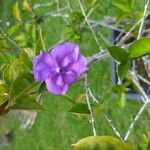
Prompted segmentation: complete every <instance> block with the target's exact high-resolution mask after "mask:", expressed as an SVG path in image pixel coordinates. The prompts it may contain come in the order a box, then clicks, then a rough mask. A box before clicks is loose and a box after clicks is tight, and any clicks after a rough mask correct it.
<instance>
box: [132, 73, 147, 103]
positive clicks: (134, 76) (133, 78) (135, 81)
mask: <svg viewBox="0 0 150 150" xmlns="http://www.w3.org/2000/svg"><path fill="white" fill-rule="evenodd" d="M130 75H131V77H132V80H133V82H134V84H135V85H136V86H137V88H138V89H139V90H140V92H141V94H142V95H143V97H144V101H143V102H144V103H147V102H149V101H150V99H149V97H148V96H147V94H146V93H145V91H144V89H143V88H142V86H141V85H140V83H139V81H138V77H137V76H136V73H135V72H134V71H130Z"/></svg>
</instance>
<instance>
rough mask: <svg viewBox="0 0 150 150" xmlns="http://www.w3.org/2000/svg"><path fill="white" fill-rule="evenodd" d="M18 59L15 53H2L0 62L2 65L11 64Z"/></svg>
mask: <svg viewBox="0 0 150 150" xmlns="http://www.w3.org/2000/svg"><path fill="white" fill-rule="evenodd" d="M15 58H16V56H15V54H14V53H7V52H5V51H4V52H2V51H0V62H2V63H7V64H8V63H11V62H12V61H13V60H14V59H15Z"/></svg>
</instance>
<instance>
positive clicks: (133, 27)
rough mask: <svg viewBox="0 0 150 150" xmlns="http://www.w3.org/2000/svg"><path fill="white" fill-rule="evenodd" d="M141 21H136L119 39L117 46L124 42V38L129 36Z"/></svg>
mask: <svg viewBox="0 0 150 150" xmlns="http://www.w3.org/2000/svg"><path fill="white" fill-rule="evenodd" d="M141 21H142V19H140V20H139V21H137V22H136V23H135V24H134V25H133V26H132V28H131V29H130V30H129V31H128V32H127V33H126V34H125V35H124V36H123V37H122V38H121V40H120V41H119V42H118V43H117V45H120V44H121V43H122V42H124V41H125V40H126V38H127V37H128V36H129V35H130V34H131V32H132V31H133V30H134V29H135V28H136V27H137V26H138V25H139V24H140V23H141Z"/></svg>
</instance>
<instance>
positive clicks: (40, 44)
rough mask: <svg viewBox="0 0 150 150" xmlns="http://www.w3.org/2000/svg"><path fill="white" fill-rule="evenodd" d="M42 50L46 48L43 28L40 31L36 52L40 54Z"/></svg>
mask: <svg viewBox="0 0 150 150" xmlns="http://www.w3.org/2000/svg"><path fill="white" fill-rule="evenodd" d="M40 50H46V47H45V44H44V38H43V34H42V30H41V29H40V30H39V31H38V40H37V41H36V45H35V54H39V52H40Z"/></svg>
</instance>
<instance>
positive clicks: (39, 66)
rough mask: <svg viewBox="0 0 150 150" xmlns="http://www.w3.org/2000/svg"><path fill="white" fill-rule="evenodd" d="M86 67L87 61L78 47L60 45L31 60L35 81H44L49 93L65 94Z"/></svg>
mask: <svg viewBox="0 0 150 150" xmlns="http://www.w3.org/2000/svg"><path fill="white" fill-rule="evenodd" d="M86 66H87V59H86V58H85V57H84V56H83V55H81V54H80V49H79V46H78V45H76V44H72V43H62V44H59V45H57V46H55V47H54V48H53V49H52V50H51V51H50V52H44V51H41V52H40V55H38V56H36V57H35V58H34V59H33V74H34V78H35V81H37V82H40V81H45V83H46V87H47V90H48V91H49V92H50V93H53V94H65V93H66V92H67V89H68V87H69V86H70V85H72V84H73V83H74V82H76V81H77V79H78V77H79V76H80V74H81V73H83V72H85V71H86Z"/></svg>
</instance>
